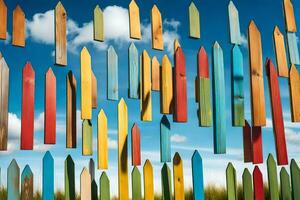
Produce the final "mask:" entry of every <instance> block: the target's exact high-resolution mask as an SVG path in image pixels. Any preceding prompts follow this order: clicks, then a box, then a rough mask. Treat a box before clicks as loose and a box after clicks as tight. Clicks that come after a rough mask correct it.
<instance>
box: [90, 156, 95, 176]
mask: <svg viewBox="0 0 300 200" xmlns="http://www.w3.org/2000/svg"><path fill="white" fill-rule="evenodd" d="M89 173H90V175H91V180H92V181H93V180H94V179H95V162H94V160H93V158H90V162H89Z"/></svg>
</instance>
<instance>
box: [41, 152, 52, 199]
mask: <svg viewBox="0 0 300 200" xmlns="http://www.w3.org/2000/svg"><path fill="white" fill-rule="evenodd" d="M42 196H43V200H48V199H54V160H53V157H52V155H51V153H50V152H49V151H47V152H46V153H45V155H44V157H43V188H42Z"/></svg>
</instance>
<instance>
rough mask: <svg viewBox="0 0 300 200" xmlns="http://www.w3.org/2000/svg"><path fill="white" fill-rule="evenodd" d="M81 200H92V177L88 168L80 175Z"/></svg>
mask: <svg viewBox="0 0 300 200" xmlns="http://www.w3.org/2000/svg"><path fill="white" fill-rule="evenodd" d="M80 199H81V200H87V199H92V189H91V176H90V173H89V171H88V169H87V168H85V167H84V168H83V170H82V171H81V174H80Z"/></svg>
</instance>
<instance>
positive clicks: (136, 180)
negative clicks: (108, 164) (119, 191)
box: [131, 166, 142, 200]
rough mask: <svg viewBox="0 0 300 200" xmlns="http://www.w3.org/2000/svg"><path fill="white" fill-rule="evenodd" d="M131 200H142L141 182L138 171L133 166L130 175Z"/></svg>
mask: <svg viewBox="0 0 300 200" xmlns="http://www.w3.org/2000/svg"><path fill="white" fill-rule="evenodd" d="M131 179H132V199H136V200H142V181H141V173H140V171H139V169H138V168H137V167H136V166H134V168H133V170H132V173H131Z"/></svg>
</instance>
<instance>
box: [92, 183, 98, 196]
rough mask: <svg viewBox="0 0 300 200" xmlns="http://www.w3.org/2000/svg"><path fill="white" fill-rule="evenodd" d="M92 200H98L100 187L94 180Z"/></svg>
mask: <svg viewBox="0 0 300 200" xmlns="http://www.w3.org/2000/svg"><path fill="white" fill-rule="evenodd" d="M91 192H92V193H91V200H98V185H97V183H96V181H95V180H94V179H92V183H91Z"/></svg>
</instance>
